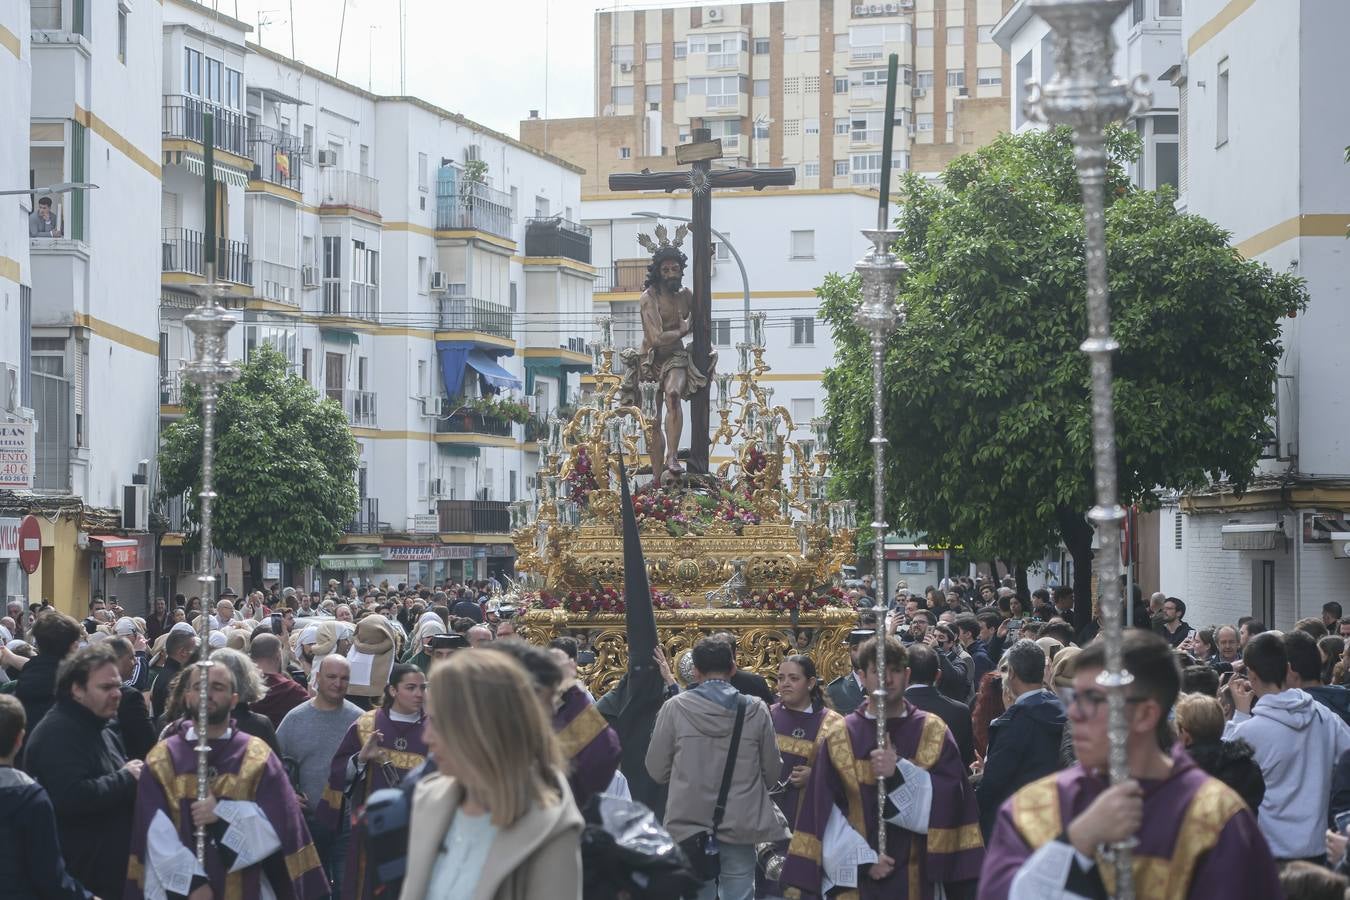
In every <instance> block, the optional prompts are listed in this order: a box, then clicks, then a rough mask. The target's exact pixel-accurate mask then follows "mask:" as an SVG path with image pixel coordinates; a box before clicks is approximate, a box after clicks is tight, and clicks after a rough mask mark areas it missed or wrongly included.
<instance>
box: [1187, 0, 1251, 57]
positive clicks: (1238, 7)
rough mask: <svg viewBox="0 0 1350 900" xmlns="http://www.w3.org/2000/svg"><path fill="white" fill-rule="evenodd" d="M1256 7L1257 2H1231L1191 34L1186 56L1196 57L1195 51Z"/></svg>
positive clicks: (1246, 0) (1235, 0)
mask: <svg viewBox="0 0 1350 900" xmlns="http://www.w3.org/2000/svg"><path fill="white" fill-rule="evenodd" d="M1255 5H1256V0H1229V2H1228V5H1227V6H1225V7H1224V8H1223V9H1221V10H1219V11H1218V12H1217V13H1215V15H1214V18H1212V19H1210V20H1209V21H1208V22H1206V23H1205V24H1203V25H1201V26H1200V27H1199V28H1197V29H1195V31H1194V32H1193V33H1192V34H1191V36H1190V38H1188V39H1187V41H1186V55H1188V56H1194V55H1195V51H1197V50H1199V49H1200V48H1201V47H1203V46H1205V44H1208V43H1209V42H1210V41H1211V40H1212V39H1213V38H1214V36H1215V35H1217V34H1218V33H1219V32H1220V31H1223V30H1224V29H1225V28H1227V27H1228V26H1229V25H1231V24H1233V20H1234V19H1236V18H1237V17H1238V16H1240V15H1242V14H1243V13H1245V12H1246V11H1247V10H1249V9H1251V8H1252V7H1253V6H1255Z"/></svg>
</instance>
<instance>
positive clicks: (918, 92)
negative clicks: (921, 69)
mask: <svg viewBox="0 0 1350 900" xmlns="http://www.w3.org/2000/svg"><path fill="white" fill-rule="evenodd" d="M909 95H910V96H911V97H927V96H928V89H927V88H915V89H914V90H912V91H910V92H909Z"/></svg>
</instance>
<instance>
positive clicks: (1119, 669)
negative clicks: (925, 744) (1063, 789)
mask: <svg viewBox="0 0 1350 900" xmlns="http://www.w3.org/2000/svg"><path fill="white" fill-rule="evenodd" d="M1128 5H1129V0H1029V2H1028V4H1027V6H1028V8H1029V9H1030V10H1031V11H1032V12H1034V13H1036V14H1038V15H1039V16H1040V17H1041V18H1042V19H1043V20H1045V22H1046V24H1047V25H1049V26H1050V33H1051V39H1052V40H1053V42H1054V49H1055V60H1056V67H1055V75H1054V77H1053V78H1051V79H1050V81H1048V82H1047V83H1045V84H1043V85H1036V84H1029V85H1028V88H1029V91H1028V96H1027V113H1028V115H1029V116H1031V117H1032V118H1034V119H1036V120H1038V121H1042V122H1047V123H1049V124H1051V125H1069V126H1070V127H1072V128H1073V143H1074V159H1075V161H1076V163H1077V168H1078V182H1079V186H1080V188H1081V189H1082V193H1083V220H1084V226H1085V231H1086V234H1085V240H1084V255H1085V256H1086V263H1087V308H1088V309H1087V311H1088V336H1087V340H1085V341H1083V343H1082V346H1081V349H1082V351H1083V352H1084V353H1086V354H1087V355H1088V359H1089V360H1090V362H1091V378H1092V462H1093V475H1094V480H1095V482H1096V490H1097V505H1096V506H1094V507H1092V509H1091V510H1089V511H1088V520H1089V521H1091V522H1092V524H1093V525H1094V526H1095V527H1096V529H1097V536H1098V546H1099V547H1100V548H1101V552H1100V553H1098V554H1097V558H1096V561H1095V566H1096V570H1097V584H1098V586H1099V589H1100V594H1101V599H1100V604H1101V605H1100V614H1101V621H1102V636H1103V642H1104V644H1105V649H1106V669H1105V671H1103V672H1102V675H1101V677H1100V678H1099V679H1098V680H1099V682H1100V683H1101V684H1102V686H1103V687H1104V688H1106V692H1107V697H1108V705H1107V709H1108V725H1107V729H1108V735H1109V738H1110V757H1109V769H1110V776H1111V782H1112V783H1113V784H1117V783H1119V782H1121V781H1123V780H1125V779H1127V778H1129V777H1130V775H1129V766H1128V761H1127V754H1126V739H1127V735H1128V731H1127V722H1126V718H1125V706H1126V696H1125V691H1126V686H1127V685H1128V684H1129V683H1130V680H1131V676H1130V674H1129V672H1127V671H1126V670H1125V666H1124V662H1123V659H1122V649H1121V648H1122V640H1123V635H1122V624H1121V591H1120V554H1119V553H1118V552H1117V547H1118V546H1119V545H1120V523H1121V520H1123V519H1124V518H1125V510H1124V509H1123V508H1122V507H1121V505H1120V502H1119V498H1118V497H1117V486H1116V484H1117V480H1116V424H1115V410H1114V406H1113V403H1112V398H1111V380H1112V379H1111V354H1112V353H1113V352H1114V351H1115V350H1116V348H1117V346H1118V345H1117V344H1116V342H1115V340H1114V339H1112V337H1111V303H1110V298H1109V296H1108V295H1107V287H1106V223H1105V213H1104V205H1105V204H1104V195H1105V187H1106V168H1107V162H1108V160H1107V153H1106V138H1105V133H1104V132H1105V129H1106V126H1107V125H1109V124H1111V123H1112V122H1118V121H1120V120H1122V119H1124V118H1125V117H1126V116H1128V115H1131V114H1136V113H1139V112H1143V111H1144V110H1145V109H1147V108H1148V106H1149V100H1150V98H1149V95H1148V93H1147V91H1146V90H1145V87H1144V81H1143V79H1142V78H1140V79H1136V81H1135V83H1133V84H1127V83H1126V82H1124V81H1122V80H1120V79H1118V78H1116V77H1115V75H1114V73H1113V71H1112V69H1113V65H1112V63H1113V60H1114V56H1115V50H1116V43H1115V38H1114V36H1113V35H1112V33H1111V29H1112V27H1113V26H1114V24H1115V22H1116V20H1117V19H1119V18H1120V16H1121V14H1122V13H1123V12H1124V11H1125V7H1127V6H1128ZM1083 599H1084V598H1079V602H1083ZM1086 599H1087V601H1088V602H1091V598H1086ZM1131 846H1132V842H1125V843H1123V844H1119V845H1116V846H1114V847H1111V848H1107V850H1108V851H1109V855H1110V856H1112V857H1113V863H1114V866H1115V870H1116V890H1115V896H1116V897H1117V898H1122V900H1129V898H1133V897H1134V875H1133V867H1132V863H1131V859H1130V857H1131V854H1130V847H1131Z"/></svg>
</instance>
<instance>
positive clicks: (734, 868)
mask: <svg viewBox="0 0 1350 900" xmlns="http://www.w3.org/2000/svg"><path fill="white" fill-rule="evenodd" d="M693 663H694V672H695V674H696V675H697V677H698V682H699V683H698V684H697V685H696V686H695V687H692V688H690V689H689V690H688V691H686V692H684V693H682V694H678V695H676V696H675V697H672V698H671V699H669V700H667V701H666V703H665V705H664V706H662V707H661V712H660V714H659V715H658V716H657V718H656V729H655V730H654V731H653V732H652V740H651V745H650V747H649V748H648V750H647V771H648V773H650V774H651V776H652V778H654V779H655V780H656V781H658V782H662V783H669V785H670V792H669V799H668V800H667V801H666V821H665V825H666V828H667V829H668V830H669V831H670V835H671V837H673V838H674V839H675V840H676V841H683V840H685V839H686V838H689V837H692V836H694V835H696V834H698V833H699V832H701V831H711V830H712V820H713V808H714V807H715V806H716V804H717V792H718V788H720V787H721V784H722V772H723V769H724V768H725V766H726V761H727V753H728V751H729V749H730V746H731V733H732V729H733V728H734V726H735V723H736V709H737V703H738V701H739V700H740V699H741V694H740V692H738V691H737V690H736V689H735V688H734V687H732V686H731V684H730V681H729V679H730V677H731V673H732V671H733V670H734V666H733V659H732V651H731V645H730V644H728V643H726V642H725V641H722V640H716V639H713V638H704V639H703V640H701V641H699V642H698V643H697V644H695V645H694V651H693ZM744 701H745V703H746V704H747V705H746V711H745V721H744V724H743V725H742V730H741V741H740V746H739V748H738V750H737V753H736V767H735V770H734V772H733V774H732V779H731V788H730V790H729V791H728V792H727V803H726V813H725V815H724V817H723V819H722V823H721V825H720V826H719V827H718V831H717V843H718V846H719V849H720V855H721V872H722V874H721V877H720V878H719V879H718V880H716V881H710V882H708V883H706V884H704V885H703V888H702V889H701V890H700V892H699V895H698V900H751V898H753V897H754V895H755V845H756V844H759V843H763V842H766V841H778V840H782V839H784V838H786V837H787V836H788V830H787V828H786V826H785V825H784V823H783V822H782V821H781V820H780V819H779V817H778V813H777V808H776V807H775V806H774V804H773V801H772V800H771V799H770V797H769V791H770V789H771V788H772V787H773V786H774V784H775V783H776V782H777V780H778V773H779V770H780V768H781V766H782V759H781V757H779V755H778V740H777V735H775V733H774V729H773V719H772V718H771V717H770V716H769V709H768V707H767V706H765V705H764V701H762V700H759V699H756V698H754V697H745V698H744Z"/></svg>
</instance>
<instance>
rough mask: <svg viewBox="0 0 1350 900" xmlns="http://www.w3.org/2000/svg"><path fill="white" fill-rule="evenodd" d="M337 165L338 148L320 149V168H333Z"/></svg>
mask: <svg viewBox="0 0 1350 900" xmlns="http://www.w3.org/2000/svg"><path fill="white" fill-rule="evenodd" d="M336 165H337V151H336V150H320V151H319V168H321V169H324V168H331V167H333V166H336Z"/></svg>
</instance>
